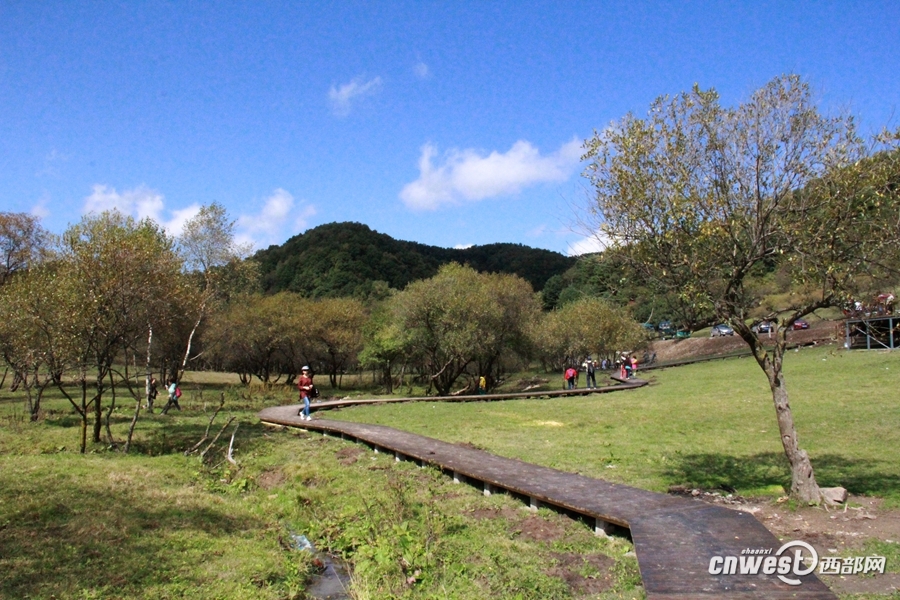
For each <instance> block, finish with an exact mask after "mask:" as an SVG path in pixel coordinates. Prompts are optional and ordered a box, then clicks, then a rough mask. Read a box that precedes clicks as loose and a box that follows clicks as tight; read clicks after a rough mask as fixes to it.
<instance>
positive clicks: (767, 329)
mask: <svg viewBox="0 0 900 600" xmlns="http://www.w3.org/2000/svg"><path fill="white" fill-rule="evenodd" d="M753 331H755V332H756V333H772V332H773V331H775V324H774V323H772V322H771V321H763V322H762V323H757V324H756V325H754V326H753Z"/></svg>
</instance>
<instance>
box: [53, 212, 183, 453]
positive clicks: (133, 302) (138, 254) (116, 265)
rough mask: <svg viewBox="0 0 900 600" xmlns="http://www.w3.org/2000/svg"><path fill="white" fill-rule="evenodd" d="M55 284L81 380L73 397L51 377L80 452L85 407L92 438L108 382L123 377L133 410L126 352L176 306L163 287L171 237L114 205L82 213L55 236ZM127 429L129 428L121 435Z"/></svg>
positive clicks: (173, 273)
mask: <svg viewBox="0 0 900 600" xmlns="http://www.w3.org/2000/svg"><path fill="white" fill-rule="evenodd" d="M61 264H62V266H61V268H60V270H59V272H58V274H57V277H58V278H59V279H60V280H61V281H60V282H59V285H61V289H65V290H67V292H68V295H67V296H65V297H63V298H62V300H63V306H64V309H65V312H64V314H65V315H66V322H65V323H64V324H63V326H62V327H60V331H61V332H63V335H65V336H67V337H68V338H70V339H71V340H72V344H71V346H70V348H72V351H73V353H72V355H71V356H70V357H69V360H70V364H71V365H72V366H73V367H74V369H75V371H76V374H77V375H76V377H77V380H78V381H79V383H80V386H81V399H80V402H76V401H75V400H74V399H73V398H72V397H71V396H70V395H69V394H68V392H67V391H66V390H65V388H64V386H62V385H61V382H60V384H59V389H60V390H61V391H62V392H63V394H64V395H66V397H67V398H68V399H69V401H70V402H71V403H72V406H73V407H74V408H75V410H76V411H77V412H78V413H79V415H80V416H81V419H82V437H81V451H82V452H84V451H85V448H86V443H87V440H86V430H87V425H88V417H89V411H90V410H93V413H94V423H93V425H94V427H93V441H94V442H99V441H100V433H101V427H102V399H103V396H104V394H105V392H107V391H109V390H111V391H112V400H111V402H110V404H109V409H108V412H107V419H106V423H107V436H108V438H109V441H110V443H112V441H113V440H112V435H111V433H110V431H109V416H110V415H111V413H112V411H113V410H114V409H115V398H116V397H115V381H116V379H115V378H114V375H116V374H118V380H119V381H121V382H123V383H125V385H126V386H127V387H128V389H129V391H130V392H131V393H132V395H133V397H134V399H135V402H136V408H135V417H134V420H136V419H137V415H138V413H139V410H140V401H141V396H140V395H139V394H137V393H136V392H135V390H134V388H133V387H132V381H131V375H130V374H129V373H128V365H129V363H132V362H133V358H132V360H129V358H131V357H129V356H128V353H131V355H132V357H133V356H134V353H135V352H136V350H137V348H138V347H139V346H140V345H141V342H142V340H143V339H145V338H144V335H145V334H146V332H147V326H148V323H154V322H164V321H165V320H166V319H167V318H168V315H170V314H171V313H172V311H173V310H177V308H178V307H177V306H176V305H175V304H173V299H172V296H170V295H167V294H166V293H164V292H166V291H167V290H170V289H171V288H172V285H171V283H172V280H173V278H177V277H178V276H179V273H180V271H181V261H180V259H179V257H178V256H177V255H176V254H175V252H174V251H173V249H172V242H171V240H170V239H169V238H168V237H167V236H166V234H165V232H163V231H162V230H161V229H160V228H159V226H158V225H156V224H155V223H154V222H153V221H150V220H144V221H140V222H136V221H135V220H134V219H132V218H131V217H127V216H124V215H122V214H121V213H119V212H117V211H111V212H104V213H102V214H100V215H88V216H86V217H84V218H83V219H82V220H81V222H80V223H77V224H76V225H73V226H71V227H69V229H68V230H66V232H65V233H64V234H63V236H62V249H61ZM120 352H125V353H126V355H125V357H126V360H125V361H124V364H125V365H126V366H125V372H124V373H118V372H117V370H116V369H115V368H114V362H115V359H116V358H117V356H118V354H119V353H120ZM89 373H90V375H91V376H93V384H94V395H93V397H92V398H91V399H90V400H88V393H87V389H88V380H89ZM129 436H130V434H129Z"/></svg>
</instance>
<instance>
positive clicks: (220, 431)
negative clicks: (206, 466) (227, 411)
mask: <svg viewBox="0 0 900 600" xmlns="http://www.w3.org/2000/svg"><path fill="white" fill-rule="evenodd" d="M235 418H236V417H231V418H230V419H228V422H227V423H225V424H224V425H222V429H220V430H219V433H217V434H216V437H214V438H213V441H211V442H210V443H209V446H207V447H206V450H204V451H203V452H201V453H200V458H204V457H205V456H206V453H207V452H209V451H210V450H211V449H212V447H213V446H215V445H216V442H218V441H219V437H221V435H222V432H223V431H225V430H226V429H227V428H228V426H229V425H231V422H232V421H234V419H235Z"/></svg>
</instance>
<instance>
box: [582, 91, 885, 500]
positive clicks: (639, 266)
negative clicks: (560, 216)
mask: <svg viewBox="0 0 900 600" xmlns="http://www.w3.org/2000/svg"><path fill="white" fill-rule="evenodd" d="M585 148H586V154H585V159H586V160H588V161H590V162H589V165H588V167H587V169H586V171H585V176H586V177H588V178H589V179H590V181H591V183H592V184H593V187H594V190H595V196H594V199H593V201H592V203H591V205H590V206H589V209H588V214H589V219H593V224H592V226H593V227H594V228H595V231H599V232H600V234H601V235H602V236H603V237H604V238H605V239H606V240H608V241H609V242H610V243H611V244H612V245H614V246H616V247H618V248H619V249H620V250H621V251H622V252H623V256H624V257H626V258H627V261H628V265H629V268H630V269H634V270H635V271H638V272H640V273H642V276H643V277H645V278H646V280H647V281H648V282H650V283H651V284H652V285H653V288H654V289H655V290H656V291H658V292H659V293H663V294H672V295H675V296H677V297H678V298H679V300H680V301H681V302H682V303H683V304H685V305H687V306H693V307H696V308H697V309H698V311H700V312H702V311H709V312H712V313H714V314H715V316H716V317H717V318H718V319H719V320H721V321H724V322H727V323H729V324H730V325H731V326H732V327H733V328H734V329H735V331H736V332H737V333H738V334H739V335H740V336H741V338H743V340H744V341H745V342H746V343H747V344H748V346H749V347H750V349H751V350H752V352H753V355H754V357H755V358H756V361H757V363H758V364H759V366H760V368H761V369H762V371H763V372H764V373H765V376H766V378H767V380H768V382H769V387H770V389H771V392H772V399H773V402H774V405H775V411H776V415H777V419H778V425H779V431H780V434H781V440H782V444H783V447H784V452H785V455H786V456H787V458H788V461H789V462H790V465H791V474H792V483H791V494H792V495H793V496H794V497H796V498H798V499H800V500H802V501H808V502H818V501H819V500H820V496H821V494H820V492H819V488H818V485H817V483H816V479H815V477H814V474H813V468H812V465H811V463H810V460H809V456H808V455H807V453H806V452H805V451H804V450H802V449H801V448H800V444H799V440H798V437H797V432H796V429H795V426H794V420H793V416H792V412H791V407H790V403H789V402H788V391H787V387H786V384H785V378H784V373H783V371H782V363H783V359H784V354H785V347H786V341H787V331H788V329H789V328H790V326H791V324H792V323H793V322H794V321H795V320H797V319H799V318H800V317H802V316H804V315H806V314H809V313H810V312H812V311H813V310H816V309H818V308H821V307H825V306H830V305H834V304H838V303H841V302H842V301H843V299H844V298H845V296H846V295H847V294H848V293H850V292H851V290H852V289H853V288H854V285H855V282H856V281H858V278H859V276H860V275H863V274H866V273H871V272H873V270H877V269H879V268H880V267H881V266H885V265H886V263H888V264H889V262H890V260H889V257H894V256H895V255H896V251H897V248H900V239H898V227H897V211H898V198H897V190H896V187H894V188H891V187H890V186H889V185H888V182H889V180H890V177H889V174H890V173H891V172H893V173H895V174H896V164H897V159H896V157H897V154H896V153H894V154H891V155H889V156H890V158H889V159H885V163H886V165H885V166H884V167H883V168H881V167H880V168H879V170H878V172H877V173H873V172H872V171H871V169H870V165H871V164H872V163H871V162H868V161H864V160H863V159H864V158H865V156H866V153H867V149H866V148H865V147H864V145H863V143H862V142H861V141H860V139H859V138H858V137H857V135H856V133H855V130H854V127H853V122H852V120H851V119H849V118H844V117H834V118H831V117H826V116H823V115H821V114H820V113H819V111H818V110H817V108H816V106H815V103H814V102H813V99H812V97H811V94H810V91H809V86H808V85H807V84H806V83H804V82H803V81H802V80H801V79H800V78H798V77H797V76H794V75H786V76H781V77H778V78H776V79H774V80H773V81H771V82H770V83H769V84H767V85H766V86H765V87H763V88H762V89H760V90H758V91H756V92H755V93H754V94H753V95H752V96H751V98H750V99H749V100H748V101H747V102H745V103H743V104H740V105H739V106H737V107H734V108H726V107H722V106H720V104H719V99H718V95H717V94H716V93H715V92H714V91H703V90H701V89H699V88H698V87H696V86H695V87H694V89H693V91H691V92H689V93H683V94H681V95H679V96H677V97H675V98H668V97H662V98H659V99H658V100H656V101H655V102H654V103H653V105H652V106H651V109H650V112H649V114H648V116H647V118H646V119H644V118H638V117H635V116H634V115H631V114H629V115H627V116H625V117H624V118H623V119H622V120H620V121H618V122H616V123H613V124H612V125H611V126H609V127H607V128H606V129H604V130H603V132H602V133H595V134H594V136H593V137H592V138H591V139H589V140H587V141H586V143H585ZM774 258H779V259H781V260H783V261H785V264H786V265H787V268H788V270H789V273H790V275H791V277H792V278H793V281H794V282H795V283H796V284H797V285H798V286H800V287H801V288H802V290H803V292H804V293H802V294H797V295H794V296H792V297H791V298H790V299H788V300H786V301H785V302H784V304H782V305H780V306H777V307H772V310H771V311H770V312H769V314H767V315H765V316H764V318H765V319H767V320H777V322H778V325H779V327H778V334H777V335H776V336H775V337H776V340H775V345H774V348H773V349H772V350H771V351H768V350H766V349H765V348H764V347H763V345H762V344H761V342H760V340H759V338H758V337H757V335H756V333H755V332H754V331H753V329H752V327H751V325H752V324H753V323H752V322H748V320H750V315H751V311H752V310H753V309H754V308H755V307H756V306H757V304H758V300H759V299H758V297H757V296H756V295H755V294H754V288H753V286H749V285H748V281H749V278H750V276H751V274H752V273H753V270H754V269H755V268H758V267H759V266H760V265H763V264H765V263H767V262H770V261H772V260H773V259H774Z"/></svg>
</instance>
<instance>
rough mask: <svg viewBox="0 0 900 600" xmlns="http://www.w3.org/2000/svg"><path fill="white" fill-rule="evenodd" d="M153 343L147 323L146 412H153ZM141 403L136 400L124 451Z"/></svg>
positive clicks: (150, 329) (151, 332)
mask: <svg viewBox="0 0 900 600" xmlns="http://www.w3.org/2000/svg"><path fill="white" fill-rule="evenodd" d="M152 344H153V326H152V325H150V324H149V323H148V324H147V378H146V380H145V381H144V395H145V396H146V398H147V412H149V413H150V414H153V396H152V394H151V393H150V380H151V379H152V378H153V373H151V372H150V348H151V345H152ZM135 369H137V367H135ZM140 409H141V403H140V402H138V410H136V411H135V414H134V419H133V420H132V423H131V429H130V430H129V432H128V441H127V442H126V443H125V452H128V447H129V446H131V432H132V431H134V423H135V421H137V417H138V414H139V413H140Z"/></svg>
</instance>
